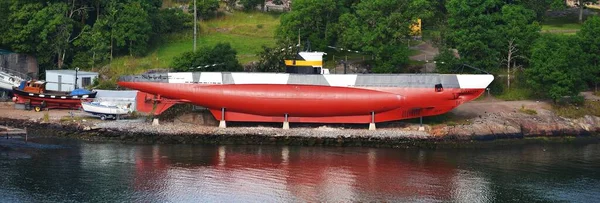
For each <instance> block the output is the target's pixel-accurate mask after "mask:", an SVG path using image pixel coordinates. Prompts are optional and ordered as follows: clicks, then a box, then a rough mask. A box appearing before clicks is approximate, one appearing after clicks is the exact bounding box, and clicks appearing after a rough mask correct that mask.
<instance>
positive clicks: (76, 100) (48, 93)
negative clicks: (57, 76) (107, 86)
mask: <svg viewBox="0 0 600 203" xmlns="http://www.w3.org/2000/svg"><path fill="white" fill-rule="evenodd" d="M46 83H47V82H46V81H43V80H30V81H22V82H21V85H20V86H19V87H13V94H14V96H15V97H14V98H13V101H14V102H15V103H18V104H24V105H25V109H27V110H29V109H30V108H33V109H34V110H35V111H41V110H42V109H43V108H70V109H77V108H79V107H81V102H82V100H83V101H88V100H91V99H92V98H95V97H96V93H97V92H95V91H93V92H91V91H87V90H83V89H76V90H73V91H68V92H63V91H52V90H47V89H46Z"/></svg>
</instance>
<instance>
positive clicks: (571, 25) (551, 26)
mask: <svg viewBox="0 0 600 203" xmlns="http://www.w3.org/2000/svg"><path fill="white" fill-rule="evenodd" d="M578 21H579V20H578V19H577V16H563V17H546V19H544V22H543V23H542V32H549V33H556V34H575V33H577V31H579V30H580V29H581V24H579V22H578Z"/></svg>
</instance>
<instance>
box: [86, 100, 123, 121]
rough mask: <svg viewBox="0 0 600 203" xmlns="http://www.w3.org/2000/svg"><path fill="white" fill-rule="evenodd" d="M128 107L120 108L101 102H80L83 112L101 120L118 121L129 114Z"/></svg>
mask: <svg viewBox="0 0 600 203" xmlns="http://www.w3.org/2000/svg"><path fill="white" fill-rule="evenodd" d="M129 107H130V105H127V107H120V106H117V105H111V104H108V103H102V102H82V103H81V108H82V109H83V111H85V112H87V113H89V114H91V115H93V116H96V117H99V118H100V119H101V120H106V119H115V120H118V119H120V118H122V116H125V115H127V114H129V113H130V112H131V110H130V108H129Z"/></svg>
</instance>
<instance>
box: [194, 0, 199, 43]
mask: <svg viewBox="0 0 600 203" xmlns="http://www.w3.org/2000/svg"><path fill="white" fill-rule="evenodd" d="M197 21H198V11H197V9H196V0H194V52H196V34H197V31H196V30H197V29H198V26H197V25H196V24H197Z"/></svg>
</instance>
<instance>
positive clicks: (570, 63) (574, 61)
mask: <svg viewBox="0 0 600 203" xmlns="http://www.w3.org/2000/svg"><path fill="white" fill-rule="evenodd" d="M582 52H583V50H582V49H581V47H580V46H579V41H578V39H577V37H574V36H566V35H544V36H542V37H541V38H539V39H538V40H536V42H535V43H534V45H533V47H532V55H531V67H529V68H528V69H527V70H526V72H525V73H526V75H527V83H528V84H530V85H531V87H532V88H533V89H535V90H537V92H538V93H541V94H544V95H545V96H548V97H549V98H551V99H553V100H554V101H557V100H559V99H561V98H563V97H565V96H577V95H578V94H579V92H580V91H581V90H583V88H584V81H583V80H581V78H582V76H583V74H585V73H584V72H582V71H581V67H583V66H584V65H585V59H584V58H585V57H584V56H583V55H581V53H582Z"/></svg>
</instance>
